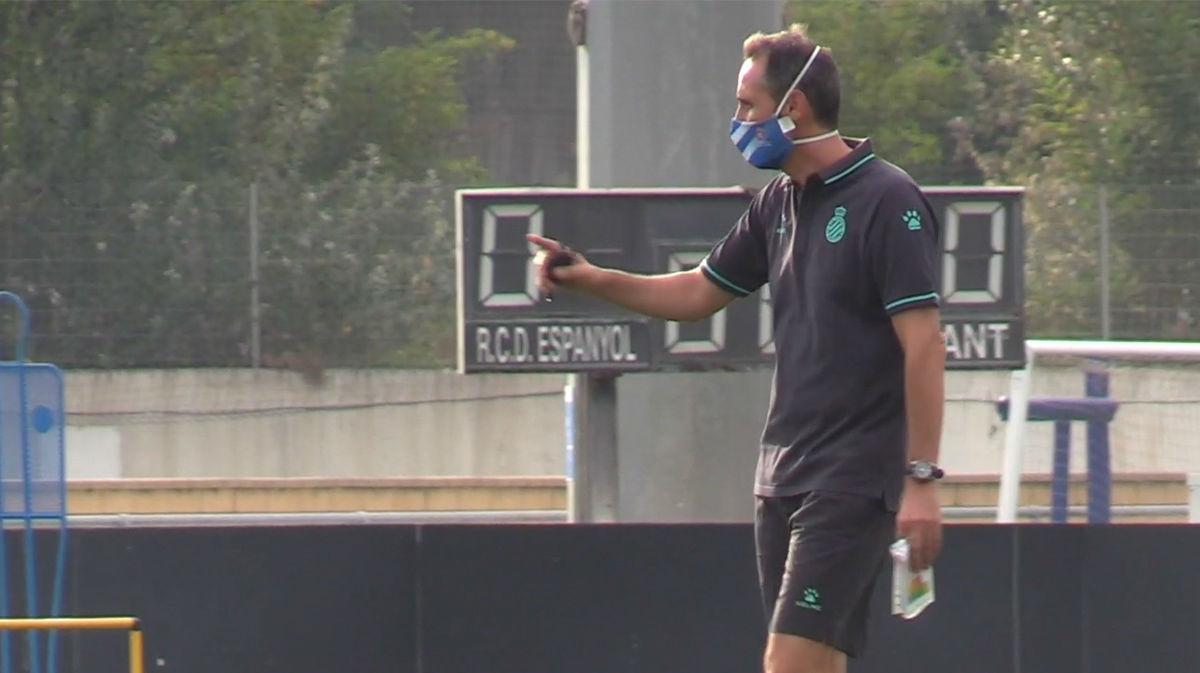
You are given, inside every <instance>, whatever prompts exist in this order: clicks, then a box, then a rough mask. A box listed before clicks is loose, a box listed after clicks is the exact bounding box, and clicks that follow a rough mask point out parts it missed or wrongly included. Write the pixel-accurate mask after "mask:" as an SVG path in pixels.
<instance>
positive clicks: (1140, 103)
mask: <svg viewBox="0 0 1200 673" xmlns="http://www.w3.org/2000/svg"><path fill="white" fill-rule="evenodd" d="M1004 11H1005V12H1006V14H1007V15H1008V17H1009V25H1008V28H1007V29H1006V32H1005V34H1004V36H1003V38H1002V39H1001V40H999V41H998V45H999V46H998V48H997V49H996V50H994V52H993V53H992V54H991V55H990V57H989V58H988V59H987V60H986V61H985V62H983V63H981V64H980V66H979V67H978V69H977V71H976V72H977V77H976V79H975V85H974V86H975V94H976V98H977V99H978V100H979V105H978V107H977V110H976V111H975V114H974V115H973V120H972V130H973V140H974V143H975V146H976V148H977V151H976V156H977V157H978V159H979V162H980V164H981V165H983V166H984V168H985V171H986V172H987V174H988V175H989V176H990V177H992V178H993V179H995V180H1001V181H1007V182H1013V183H1016V184H1023V185H1026V186H1028V187H1029V188H1030V190H1029V192H1028V194H1027V198H1026V201H1027V211H1026V223H1027V238H1028V250H1029V269H1028V280H1029V283H1028V285H1029V299H1028V312H1029V315H1030V320H1031V323H1032V329H1033V331H1035V332H1036V333H1037V334H1039V335H1080V336H1082V335H1095V334H1097V333H1098V332H1099V314H1100V311H1099V305H1098V300H1099V295H1098V287H1099V284H1098V280H1097V278H1098V275H1099V268H1100V257H1099V251H1100V246H1099V226H1100V215H1099V207H1100V206H1099V203H1098V199H1099V194H1100V186H1101V185H1104V186H1106V189H1105V192H1104V193H1105V194H1106V197H1107V198H1106V205H1107V209H1108V212H1109V213H1110V219H1111V222H1112V230H1113V240H1114V243H1115V246H1114V250H1113V256H1112V258H1111V259H1110V260H1109V262H1110V267H1111V269H1112V287H1113V303H1114V304H1115V305H1116V307H1117V310H1116V311H1115V313H1116V314H1117V317H1118V318H1119V319H1120V320H1119V321H1118V324H1117V335H1118V336H1128V337H1162V336H1180V335H1181V334H1179V333H1178V331H1177V330H1178V329H1179V328H1180V327H1182V328H1183V330H1184V333H1185V334H1186V333H1187V332H1188V331H1189V330H1190V329H1192V328H1193V327H1194V326H1192V325H1187V324H1183V325H1180V324H1179V323H1178V316H1180V315H1182V316H1185V317H1186V315H1187V311H1188V309H1189V305H1188V302H1189V301H1191V302H1195V301H1196V300H1197V299H1198V298H1197V297H1195V296H1191V297H1190V300H1189V293H1188V292H1187V288H1188V287H1189V286H1192V287H1194V286H1195V285H1196V283H1197V282H1200V273H1198V272H1200V269H1198V268H1197V266H1196V262H1195V258H1196V257H1197V256H1200V248H1197V247H1196V246H1195V244H1194V243H1191V244H1190V247H1189V241H1190V239H1191V238H1192V236H1191V235H1190V234H1191V230H1192V229H1194V224H1192V223H1191V222H1189V221H1188V220H1187V219H1186V218H1184V219H1180V218H1178V217H1177V216H1178V215H1179V214H1183V213H1184V212H1186V208H1184V206H1186V202H1187V200H1188V199H1189V197H1190V198H1191V199H1192V200H1193V201H1194V200H1195V196H1194V194H1195V191H1194V190H1186V189H1171V188H1164V186H1168V185H1170V184H1171V183H1176V184H1178V183H1180V182H1183V183H1187V182H1191V183H1192V184H1195V183H1196V181H1197V177H1200V176H1198V175H1197V166H1196V165H1195V160H1194V157H1195V156H1196V155H1197V153H1198V151H1200V143H1198V142H1197V132H1196V130H1195V128H1194V123H1191V122H1189V121H1188V120H1189V119H1193V120H1194V119H1195V116H1196V114H1197V112H1198V111H1200V110H1197V106H1198V105H1200V103H1198V102H1197V99H1198V97H1197V95H1196V92H1197V84H1196V83H1195V81H1194V79H1193V78H1191V77H1190V76H1189V75H1187V74H1186V73H1188V72H1192V71H1194V70H1195V68H1196V67H1197V66H1200V40H1198V39H1197V33H1196V31H1195V27H1196V26H1197V25H1200V23H1198V22H1200V6H1198V5H1196V4H1195V3H1184V2H1161V3H1153V4H1152V5H1151V4H1143V3H1134V2H1111V1H1097V2H1088V3H1072V2H1009V3H1006V4H1005V5H1004ZM1189 28H1190V30H1189ZM1189 68H1190V70H1189ZM1189 163H1190V165H1189ZM1191 208H1193V209H1194V208H1195V206H1194V205H1192V206H1191ZM1192 212H1193V217H1194V216H1195V214H1200V213H1197V212H1196V211H1195V210H1193V211H1192ZM1172 214H1173V215H1172ZM1193 221H1194V220H1193ZM1181 230H1187V231H1185V232H1184V233H1185V235H1184V236H1180V235H1178V234H1179V233H1180V232H1181ZM1181 245H1182V246H1184V248H1183V251H1184V254H1183V255H1179V252H1181V250H1180V249H1179V246H1181ZM1173 258H1179V262H1178V263H1175V264H1172V263H1170V260H1172V259H1173ZM1164 272H1165V273H1164ZM1171 276H1174V278H1171ZM1190 308H1191V309H1195V308H1197V306H1196V305H1195V304H1194V303H1193V304H1191V306H1190Z"/></svg>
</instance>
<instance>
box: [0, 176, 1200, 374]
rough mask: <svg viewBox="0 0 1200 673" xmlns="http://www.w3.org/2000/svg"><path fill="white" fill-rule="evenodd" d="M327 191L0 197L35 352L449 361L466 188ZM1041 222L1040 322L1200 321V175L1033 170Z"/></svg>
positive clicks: (231, 186) (327, 363) (1110, 332)
mask: <svg viewBox="0 0 1200 673" xmlns="http://www.w3.org/2000/svg"><path fill="white" fill-rule="evenodd" d="M322 189H323V191H322V192H320V193H318V192H306V193H294V192H293V191H288V190H287V189H286V186H280V185H274V184H271V183H270V182H263V183H254V184H251V183H234V182H229V183H226V184H220V183H211V184H184V183H175V184H162V185H153V186H148V187H147V188H146V189H145V190H143V191H142V194H141V196H142V198H140V199H138V200H134V201H133V202H128V203H116V202H104V200H103V198H102V197H97V196H96V195H90V194H89V195H88V198H83V194H84V193H86V190H83V189H80V190H78V191H77V196H76V197H75V198H72V197H71V196H70V195H69V194H68V195H67V196H64V197H62V198H61V199H60V200H59V201H58V202H56V203H53V204H51V205H50V206H46V205H40V206H39V207H38V208H37V211H36V213H37V218H36V219H23V218H21V217H20V214H19V213H12V212H5V210H4V209H3V208H0V213H3V215H4V217H3V221H2V224H0V227H2V228H0V241H2V242H3V254H2V255H0V281H2V282H3V284H4V287H5V288H7V289H11V290H13V291H16V292H18V293H20V294H21V295H22V296H23V297H24V298H25V299H26V300H27V302H28V303H29V304H30V306H31V307H32V309H33V320H34V326H33V345H34V348H35V352H34V355H35V357H37V358H38V359H42V360H48V361H54V362H58V363H61V364H63V365H64V366H68V367H100V368H109V367H159V366H169V367H179V366H230V367H243V366H255V365H260V366H266V367H285V368H289V369H295V370H298V371H301V372H302V373H304V374H305V375H306V376H309V377H312V378H319V377H320V375H321V372H322V371H323V370H324V369H325V368H327V367H334V366H337V367H370V366H416V367H440V366H448V365H449V364H450V363H452V362H453V357H454V344H455V339H454V332H453V329H454V327H453V324H454V292H455V281H454V250H453V245H454V229H453V227H454V222H453V209H452V204H453V192H454V186H453V185H446V184H443V183H441V182H439V181H438V180H437V179H436V178H435V177H433V176H431V177H430V178H429V179H428V180H427V181H425V182H421V183H413V182H395V181H391V180H388V179H386V178H384V177H380V176H375V177H373V178H368V179H363V180H359V179H356V180H354V181H348V182H345V183H333V184H329V185H326V186H325V187H323V188H322ZM1025 220H1026V230H1027V273H1026V277H1027V285H1028V291H1027V295H1028V297H1027V310H1028V317H1029V325H1030V329H1029V333H1030V334H1031V335H1032V336H1035V337H1077V338H1105V337H1111V338H1124V339H1196V338H1200V187H1171V186H1131V185H1105V186H1099V185H1083V186H1079V185H1053V184H1035V185H1031V186H1030V188H1029V190H1028V192H1027V194H1026V207H1025ZM252 239H256V240H252ZM255 252H256V254H254V253H255ZM6 319H7V318H6ZM10 327H11V326H10ZM10 333H11V330H10Z"/></svg>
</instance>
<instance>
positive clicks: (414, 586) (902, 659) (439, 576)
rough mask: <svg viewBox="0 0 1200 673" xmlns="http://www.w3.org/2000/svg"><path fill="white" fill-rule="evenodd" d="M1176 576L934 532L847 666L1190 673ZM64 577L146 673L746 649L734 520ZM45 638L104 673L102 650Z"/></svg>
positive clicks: (77, 562)
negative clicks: (940, 542) (894, 603)
mask: <svg viewBox="0 0 1200 673" xmlns="http://www.w3.org/2000/svg"><path fill="white" fill-rule="evenodd" d="M9 534H14V533H13V532H10V533H9ZM18 534H19V533H18ZM43 542H44V543H46V544H50V543H51V542H52V539H51V537H50V536H45V537H44V540H43ZM11 551H12V550H11V549H10V553H11ZM45 558H50V556H49V555H45ZM1198 560H1200V526H1127V527H1121V526H1036V525H1034V526H1016V527H1002V526H991V525H979V526H951V527H948V528H947V531H946V549H945V552H944V554H943V556H942V558H941V559H940V560H939V562H938V566H937V595H938V599H937V602H936V603H935V604H934V605H933V607H931V608H930V609H929V610H928V611H927V612H926V613H925V614H923V615H922V616H921V617H920V618H918V619H917V620H914V621H912V622H905V621H903V620H900V619H897V618H895V617H892V616H890V615H888V614H887V613H888V609H887V608H888V595H887V592H888V587H889V582H888V580H889V572H885V573H884V574H883V575H882V576H881V578H880V579H881V581H880V582H879V584H878V586H877V591H876V594H875V596H874V610H873V617H872V624H871V631H870V634H871V635H870V640H871V643H870V647H869V650H868V652H867V653H866V655H865V656H864V657H863V658H862V659H860V660H858V661H854V662H852V663H851V666H850V671H851V673H896V672H905V671H914V672H920V673H1041V672H1048V673H1130V672H1131V671H1136V672H1139V673H1141V672H1150V671H1153V672H1154V673H1195V671H1197V670H1200V638H1197V626H1196V625H1197V624H1200V601H1198V600H1197V597H1200V563H1197V561H1198ZM68 571H69V578H68V587H67V603H66V612H67V613H69V614H72V615H100V614H131V615H137V616H139V617H141V618H142V619H143V624H144V628H145V632H146V654H147V664H148V666H147V670H148V671H152V672H156V673H212V672H214V671H219V672H220V673H333V672H336V673H341V672H342V671H346V672H349V673H398V672H399V673H408V672H411V673H478V672H479V671H486V672H487V673H518V672H519V673H732V672H745V673H753V672H754V671H757V670H759V652H760V648H761V646H762V642H763V637H764V634H763V625H762V617H761V615H760V614H759V608H758V599H757V585H756V578H755V570H754V551H753V540H752V534H751V529H750V527H749V526H746V525H739V524H721V525H635V526H620V525H609V526H604V525H600V526H568V525H524V526H520V525H514V526H500V525H493V526H442V525H439V526H311V527H261V528H260V527H255V528H249V527H245V528H242V527H237V528H189V529H165V528H164V529H134V528H113V529H82V530H78V531H76V532H74V533H73V534H72V551H71V563H70V566H69V568H68ZM61 641H62V648H63V649H62V659H61V662H62V663H61V670H62V671H64V673H84V672H85V671H86V672H87V673H118V672H122V671H124V670H126V669H125V647H124V645H125V644H124V642H123V639H122V638H121V637H120V636H119V635H116V634H96V633H92V634H86V633H71V634H64V636H63V637H62V639H61Z"/></svg>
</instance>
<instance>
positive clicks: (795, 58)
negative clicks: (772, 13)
mask: <svg viewBox="0 0 1200 673" xmlns="http://www.w3.org/2000/svg"><path fill="white" fill-rule="evenodd" d="M815 48H816V45H815V44H813V42H812V40H810V39H808V36H807V35H805V28H804V26H802V25H799V24H792V25H791V26H790V27H789V28H788V29H787V30H783V31H780V32H778V33H771V34H763V33H755V34H753V35H751V36H750V37H748V38H746V41H745V43H744V44H743V45H742V53H743V55H744V56H745V58H746V60H745V62H743V63H742V69H741V72H740V73H739V74H738V88H737V98H738V111H737V118H738V119H739V120H741V121H761V120H763V119H767V118H769V117H770V116H772V115H773V114H774V113H775V110H776V108H779V112H780V114H781V115H784V116H788V117H791V118H792V119H793V121H795V122H796V124H797V126H798V127H801V128H806V127H811V128H812V130H832V129H836V128H837V124H838V108H839V105H840V103H841V89H840V86H839V84H838V71H837V65H836V64H835V63H834V62H833V55H832V54H830V53H829V51H828V50H827V49H825V48H822V49H821V51H820V53H818V54H817V57H816V59H815V60H813V62H812V65H810V66H809V68H808V72H806V73H805V75H804V79H803V80H802V81H801V82H800V83H799V84H798V85H797V86H796V89H795V90H794V91H792V92H790V93H788V87H790V86H791V85H792V82H794V81H795V79H796V76H797V75H798V74H800V70H801V69H802V68H804V64H805V63H806V62H807V61H808V59H809V57H810V56H812V53H813V49H815ZM785 94H786V96H787V100H783V98H784V96H785ZM781 101H783V105H782V106H780V102H781Z"/></svg>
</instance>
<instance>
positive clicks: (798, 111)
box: [783, 90, 812, 122]
mask: <svg viewBox="0 0 1200 673" xmlns="http://www.w3.org/2000/svg"><path fill="white" fill-rule="evenodd" d="M783 114H784V115H786V116H788V117H791V118H792V121H793V122H794V121H796V120H798V119H807V118H809V117H811V116H812V110H811V109H810V107H809V105H808V96H805V95H804V92H802V91H796V90H793V91H791V92H789V93H788V97H787V101H786V102H784V104H783Z"/></svg>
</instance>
